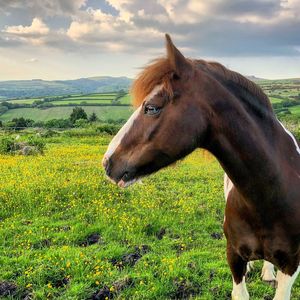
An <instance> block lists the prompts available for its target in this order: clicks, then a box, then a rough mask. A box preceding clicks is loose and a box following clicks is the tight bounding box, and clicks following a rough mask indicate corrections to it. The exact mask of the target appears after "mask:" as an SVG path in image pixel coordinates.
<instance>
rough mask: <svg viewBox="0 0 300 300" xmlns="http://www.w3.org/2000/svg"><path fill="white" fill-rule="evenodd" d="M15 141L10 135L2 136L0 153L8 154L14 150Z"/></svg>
mask: <svg viewBox="0 0 300 300" xmlns="http://www.w3.org/2000/svg"><path fill="white" fill-rule="evenodd" d="M15 150H16V149H15V141H14V139H13V138H11V137H3V138H1V139H0V154H9V153H13V152H14V151H15Z"/></svg>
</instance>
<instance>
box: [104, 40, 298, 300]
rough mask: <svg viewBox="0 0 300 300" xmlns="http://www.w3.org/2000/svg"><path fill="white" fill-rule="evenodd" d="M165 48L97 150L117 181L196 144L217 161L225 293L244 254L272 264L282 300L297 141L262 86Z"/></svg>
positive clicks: (268, 270) (294, 227) (241, 280)
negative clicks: (221, 180)
mask: <svg viewBox="0 0 300 300" xmlns="http://www.w3.org/2000/svg"><path fill="white" fill-rule="evenodd" d="M166 47H167V57H166V58H160V59H158V60H156V61H154V62H153V63H152V64H150V65H149V66H148V67H146V68H145V69H144V70H143V71H142V73H141V74H140V75H139V76H138V78H137V79H136V80H135V82H134V84H133V87H132V93H133V97H134V104H135V105H136V106H137V107H138V108H137V109H136V110H135V112H134V113H133V115H132V116H131V118H130V119H129V120H128V121H127V123H126V124H125V125H124V126H123V128H122V129H121V130H120V131H119V133H118V134H117V135H116V136H115V137H114V138H113V140H112V142H111V143H110V145H109V147H108V150H107V152H106V154H105V156H104V159H103V165H104V167H105V169H106V173H107V175H108V176H109V177H110V178H111V179H112V180H113V181H114V182H115V183H117V184H118V185H119V186H120V187H126V186H128V185H130V184H132V183H134V182H135V181H137V180H138V179H140V178H142V177H144V176H146V175H148V174H151V173H153V172H156V171H158V170H159V169H161V168H163V167H165V166H168V165H169V164H171V163H173V162H175V161H177V160H178V159H181V158H183V157H184V156H186V155H187V154H189V153H191V152H192V151H193V150H194V149H196V148H198V147H201V148H204V149H207V150H208V151H210V152H211V153H212V154H213V155H214V156H215V157H216V158H217V159H218V160H219V162H220V164H221V166H222V167H223V169H224V170H225V172H226V174H228V177H227V175H225V196H226V198H227V204H226V210H225V221H224V231H225V235H226V238H227V260H228V264H229V266H230V269H231V272H232V276H233V291H232V298H233V299H242V300H244V299H249V294H248V292H247V289H246V285H245V274H246V270H247V263H248V262H250V261H253V260H258V259H264V260H265V264H264V267H263V272H262V276H263V279H265V280H268V281H272V280H275V277H274V266H273V265H275V266H276V267H277V268H278V269H279V270H278V272H277V277H276V281H277V290H276V295H275V298H274V299H276V300H287V299H290V294H291V287H292V285H293V282H294V281H295V279H296V277H297V275H298V273H299V270H300V268H299V260H300V148H299V145H298V143H297V141H296V140H295V138H294V137H293V135H292V134H291V133H290V132H289V131H288V130H286V129H285V128H284V126H283V125H282V124H281V123H280V122H279V121H278V120H277V119H276V117H275V115H274V112H273V110H272V107H271V104H270V101H269V99H268V97H267V96H266V95H265V94H264V92H263V91H262V90H261V89H260V88H259V87H258V86H257V85H255V84H254V83H253V82H251V81H249V80H247V79H246V78H245V77H243V76H242V75H240V74H238V73H236V72H233V71H230V70H228V69H227V68H225V67H224V66H222V65H220V64H218V63H214V62H206V61H204V60H191V59H186V58H185V57H184V56H183V55H182V54H181V53H180V52H179V50H178V49H177V48H176V47H175V46H174V45H173V43H172V41H171V39H170V37H169V36H168V35H166Z"/></svg>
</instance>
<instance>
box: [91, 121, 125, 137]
mask: <svg viewBox="0 0 300 300" xmlns="http://www.w3.org/2000/svg"><path fill="white" fill-rule="evenodd" d="M120 128H121V126H119V125H114V124H101V125H98V126H97V128H96V131H97V132H98V133H108V134H112V135H114V134H116V133H117V132H118V131H119V130H120Z"/></svg>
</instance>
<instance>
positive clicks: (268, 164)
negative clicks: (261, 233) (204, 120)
mask: <svg viewBox="0 0 300 300" xmlns="http://www.w3.org/2000/svg"><path fill="white" fill-rule="evenodd" d="M214 124H217V126H216V125H214V126H212V134H211V141H210V142H209V144H208V145H207V147H206V148H207V149H208V150H209V151H211V152H212V153H213V154H214V155H215V156H216V157H217V159H218V160H219V161H220V163H221V165H222V166H223V168H224V170H225V171H226V173H227V174H228V175H229V177H230V178H231V180H232V181H233V183H234V184H235V186H236V187H237V188H238V189H239V190H240V192H242V193H243V194H244V195H247V197H248V198H249V197H250V198H253V200H254V201H261V200H262V198H264V199H266V198H272V197H274V195H277V196H278V195H280V194H281V193H282V192H283V190H284V189H285V186H284V184H285V182H284V178H286V176H289V177H290V178H289V180H295V181H294V182H297V181H298V180H300V153H298V151H299V147H298V149H297V145H296V144H295V141H294V140H293V139H292V137H291V136H290V134H289V133H288V132H287V131H286V130H285V128H284V127H283V126H282V125H281V124H280V123H279V122H278V121H277V119H276V118H275V116H274V115H273V113H272V112H266V114H265V116H264V117H263V118H262V117H261V116H257V115H256V114H255V113H253V114H251V113H249V112H247V111H246V110H243V109H241V110H236V111H235V109H234V108H231V109H230V112H228V111H226V113H223V112H218V117H217V121H216V122H214ZM270 200H274V199H270Z"/></svg>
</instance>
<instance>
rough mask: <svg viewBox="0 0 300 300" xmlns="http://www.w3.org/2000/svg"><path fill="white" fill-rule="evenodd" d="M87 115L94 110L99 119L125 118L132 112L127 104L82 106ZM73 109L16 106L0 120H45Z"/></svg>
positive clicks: (67, 114) (57, 117)
mask: <svg viewBox="0 0 300 300" xmlns="http://www.w3.org/2000/svg"><path fill="white" fill-rule="evenodd" d="M82 107H83V109H84V110H85V111H86V113H87V114H88V115H90V114H91V113H93V112H95V113H96V114H97V116H98V118H99V119H101V120H103V121H105V120H107V119H127V118H128V117H129V116H130V114H131V113H132V108H130V107H128V106H120V107H117V106H104V107H100V106H82ZM72 110H73V107H72V106H69V107H52V108H48V109H38V108H17V109H11V110H9V111H7V112H6V113H5V114H3V115H1V116H0V120H2V121H9V120H12V119H13V118H18V117H26V118H29V119H33V120H35V121H47V120H51V119H59V118H66V116H69V115H70V114H71V112H72Z"/></svg>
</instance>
